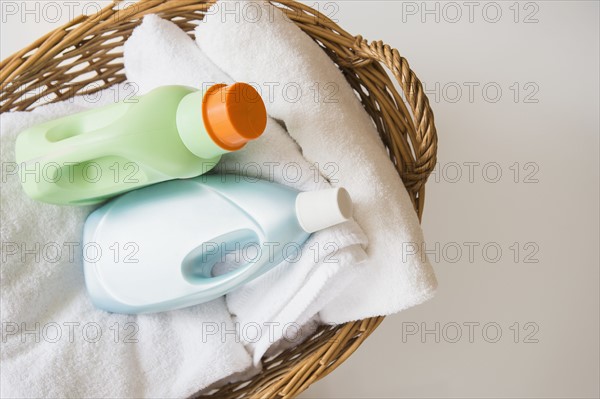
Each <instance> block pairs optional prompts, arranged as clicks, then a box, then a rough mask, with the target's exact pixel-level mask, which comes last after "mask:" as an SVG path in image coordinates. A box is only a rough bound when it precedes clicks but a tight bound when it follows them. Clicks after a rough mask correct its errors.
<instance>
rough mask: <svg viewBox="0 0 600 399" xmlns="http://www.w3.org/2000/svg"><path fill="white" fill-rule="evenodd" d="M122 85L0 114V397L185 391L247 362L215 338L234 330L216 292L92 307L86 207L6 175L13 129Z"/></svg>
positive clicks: (106, 98)
mask: <svg viewBox="0 0 600 399" xmlns="http://www.w3.org/2000/svg"><path fill="white" fill-rule="evenodd" d="M130 92H131V88H130V87H127V86H124V85H122V86H119V87H118V88H114V87H113V88H111V89H108V90H105V91H103V92H100V93H99V94H97V95H95V96H90V97H88V100H89V101H91V100H92V99H96V100H97V101H96V102H86V101H84V99H83V98H81V97H79V98H76V99H74V100H69V101H66V102H63V103H57V104H51V105H48V106H44V107H40V108H38V109H36V110H35V111H33V112H17V113H4V114H2V115H0V127H1V129H0V130H1V132H2V134H1V136H0V140H1V146H0V149H1V152H0V160H1V162H2V183H1V185H2V197H1V223H0V232H1V236H2V250H1V256H2V267H1V268H0V292H1V301H0V302H1V307H0V314H1V318H2V320H1V321H2V343H1V346H2V350H0V358H1V362H2V367H0V380H1V381H2V383H1V384H0V387H1V391H0V396H1V397H11V398H34V397H38V398H39V397H69V398H84V397H96V398H100V397H121V398H124V397H132V398H134V397H135V398H140V397H160V398H171V397H187V396H190V395H192V394H194V393H195V392H197V391H199V390H200V389H202V388H204V387H206V386H208V385H209V384H211V383H213V382H214V381H217V380H220V379H222V378H224V377H226V376H228V375H230V374H233V373H236V372H241V371H243V370H246V369H247V368H248V367H250V366H251V364H252V360H251V358H250V356H249V355H248V353H247V352H246V350H245V349H244V346H243V345H242V344H241V343H239V342H236V340H234V339H231V340H226V341H224V340H222V339H221V336H222V334H221V332H222V331H234V330H235V325H234V324H233V322H232V320H231V318H230V316H229V312H228V311H227V308H226V305H225V301H224V300H223V299H222V298H221V299H218V300H215V301H212V302H210V303H208V304H204V305H201V306H195V307H191V308H187V309H182V310H178V311H174V312H168V313H161V314H156V315H140V316H125V315H117V314H109V313H106V312H104V311H101V310H97V309H95V308H94V307H93V305H92V303H91V302H90V300H89V298H88V297H87V293H86V289H85V283H84V278H83V272H82V259H81V258H82V244H81V233H82V227H83V222H84V221H85V218H86V216H87V214H88V213H89V212H90V211H91V208H89V207H86V208H75V207H61V206H54V205H46V204H42V203H39V202H35V201H33V200H31V199H29V198H28V197H27V196H26V195H25V193H24V192H23V189H22V188H21V184H20V181H19V180H20V178H19V176H18V175H17V174H15V173H14V172H16V169H15V167H16V165H15V164H14V142H15V138H16V135H17V134H18V133H19V132H21V131H22V130H24V129H26V128H28V127H30V126H32V125H34V124H37V123H42V122H45V121H47V120H50V119H53V118H58V117H60V116H63V115H67V114H71V113H75V112H79V111H83V110H85V109H86V108H90V107H92V106H100V105H102V104H105V103H108V102H112V101H114V98H115V93H121V94H126V93H130ZM40 173H43V172H42V171H40ZM35 177H36V176H34V175H31V174H30V175H28V176H27V178H35ZM71 255H73V256H72V257H71ZM105 256H113V254H108V253H107V254H106V255H105ZM96 341H97V342H96Z"/></svg>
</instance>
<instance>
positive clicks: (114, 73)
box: [0, 0, 437, 398]
mask: <svg viewBox="0 0 600 399" xmlns="http://www.w3.org/2000/svg"><path fill="white" fill-rule="evenodd" d="M214 1H215V0H140V1H138V2H137V3H134V4H127V7H124V3H121V1H120V0H114V1H113V3H112V4H111V5H109V6H108V7H106V8H104V9H103V10H102V11H101V12H100V13H97V14H95V15H91V16H80V17H77V18H75V19H74V20H72V21H70V22H69V23H68V24H66V25H65V26H62V27H60V28H58V29H56V30H54V31H52V32H50V33H49V34H47V35H46V36H43V37H41V38H40V39H38V40H37V41H35V42H34V43H32V44H31V45H30V46H28V47H26V48H24V49H23V50H21V51H19V52H17V53H16V54H14V55H12V56H11V57H9V58H7V59H6V60H4V61H2V63H1V64H0V67H1V72H0V89H1V92H0V112H7V111H14V110H19V111H22V110H28V109H32V108H34V107H36V106H38V105H40V104H42V103H47V102H56V101H62V100H65V99H68V98H70V97H72V96H74V95H81V94H92V93H94V92H97V91H99V90H102V89H105V88H107V87H109V86H111V85H114V84H116V83H120V82H122V81H124V80H125V75H124V72H123V62H122V45H123V43H124V42H125V40H127V38H128V37H129V36H130V35H131V32H132V31H133V29H134V28H135V27H136V26H137V25H139V24H140V23H141V20H142V18H143V16H144V15H147V14H158V15H159V16H161V17H162V18H165V19H168V20H171V21H173V22H174V23H176V24H177V25H178V26H179V27H180V28H182V29H183V30H185V31H186V32H188V33H189V34H190V35H193V31H194V28H195V27H196V23H197V21H199V20H201V19H202V18H203V17H204V15H205V13H206V11H207V10H208V8H209V7H210V6H211V5H212V4H213V3H214ZM271 3H272V4H273V5H274V6H276V7H279V8H280V9H282V10H283V12H284V13H285V14H286V15H287V16H288V17H289V18H290V19H291V20H292V21H293V22H295V23H296V24H297V25H298V26H299V27H300V28H301V29H302V30H303V31H304V32H305V33H306V34H308V35H309V36H311V37H312V38H313V39H314V40H315V41H317V43H318V44H319V45H320V46H321V47H322V48H323V50H324V51H325V52H326V53H327V54H328V55H329V57H330V58H331V59H332V61H333V62H334V63H335V64H336V65H337V66H338V67H339V69H340V70H341V71H342V72H343V73H344V76H345V77H346V79H347V80H348V82H349V83H350V85H351V86H352V87H353V88H354V90H355V91H356V93H357V94H358V96H359V97H360V100H361V102H362V104H363V106H364V108H365V110H366V111H367V112H368V113H369V115H370V116H371V118H372V120H373V122H374V123H375V126H376V127H377V130H378V131H379V134H380V136H381V139H382V140H383V143H384V144H385V146H386V147H387V148H388V150H389V155H390V159H391V160H392V162H393V163H394V165H395V167H396V170H397V171H398V174H399V175H400V177H401V178H402V181H403V182H404V185H405V186H406V188H407V190H408V192H409V194H410V197H411V199H412V201H413V205H414V207H415V210H416V212H417V214H418V216H419V218H420V217H421V214H422V212H423V204H424V199H425V182H426V180H427V177H428V176H429V173H430V172H431V171H432V170H433V168H434V166H435V162H436V151H437V134H436V130H435V126H434V120H433V113H432V111H431V108H430V106H429V102H428V100H427V97H426V95H425V94H424V92H423V87H422V85H421V82H420V81H419V79H418V78H417V76H416V75H415V73H414V72H413V71H412V70H411V69H410V67H409V65H408V62H407V61H406V59H404V58H403V57H402V56H400V54H399V53H398V51H397V50H396V49H393V48H391V47H390V46H388V45H386V44H383V43H382V42H381V41H376V42H371V43H369V42H368V41H367V40H364V39H363V38H362V37H361V36H352V35H350V34H349V33H348V32H346V31H344V30H343V29H342V28H340V27H339V26H338V25H337V24H336V23H334V22H333V21H331V20H330V19H329V18H327V17H326V16H324V15H322V14H321V13H319V12H318V11H316V10H314V9H312V8H310V7H308V6H305V5H302V4H300V3H296V2H295V1H291V0H282V1H277V2H275V1H271ZM386 69H387V71H389V72H390V73H391V75H392V76H393V78H394V79H395V80H396V81H397V83H398V85H399V87H400V88H401V89H402V95H401V94H400V93H399V92H398V91H397V90H396V89H395V87H394V83H393V82H392V80H391V78H390V76H389V75H388V73H387V72H386ZM382 320H383V317H374V318H370V319H365V320H360V321H356V322H351V323H346V324H343V325H338V326H322V327H320V328H319V329H318V330H317V332H316V333H315V334H314V335H313V336H312V337H310V338H309V339H308V340H307V341H305V342H304V343H302V344H301V345H299V346H297V347H295V348H292V349H288V350H286V351H284V352H282V353H280V354H278V355H276V356H274V357H271V358H264V359H263V367H264V371H263V372H262V373H261V374H260V375H258V376H256V377H254V378H252V379H250V380H248V381H243V382H239V383H233V384H229V385H226V386H225V387H222V388H220V389H218V390H215V391H214V392H211V394H212V395H213V397H219V398H242V397H244V398H246V397H252V398H258V397H260V398H290V397H294V396H296V395H298V394H299V393H300V392H302V391H303V390H305V389H306V388H308V387H309V386H310V384H312V383H313V382H315V381H317V380H319V379H321V378H323V377H324V376H326V375H327V374H329V373H330V372H331V371H333V370H334V369H335V368H336V367H337V366H338V365H340V364H341V363H342V362H344V361H345V360H346V359H347V358H348V357H349V356H350V355H351V354H352V353H353V352H354V351H355V350H356V349H357V348H358V347H359V346H360V345H361V343H362V342H363V341H364V340H365V339H366V338H367V337H368V336H369V334H370V333H371V332H373V331H374V330H375V328H377V326H378V325H379V324H380V323H381V321H382Z"/></svg>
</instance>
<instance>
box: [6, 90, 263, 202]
mask: <svg viewBox="0 0 600 399" xmlns="http://www.w3.org/2000/svg"><path fill="white" fill-rule="evenodd" d="M266 115H267V114H266V109H265V105H264V103H263V101H262V99H261V98H260V95H259V94H258V92H256V90H255V89H254V88H252V86H250V85H248V84H245V83H235V84H233V85H230V86H226V85H224V84H219V85H214V86H212V87H210V88H209V89H208V90H207V91H206V93H203V92H201V91H198V90H196V89H193V88H189V87H185V86H163V87H159V88H157V89H155V90H153V91H151V92H150V93H148V94H146V95H144V96H140V97H135V98H134V99H133V101H131V100H130V102H127V103H125V102H120V103H116V104H112V105H109V106H105V107H102V108H97V109H93V110H90V111H86V112H82V113H79V114H75V115H71V116H67V117H64V118H60V119H56V120H53V121H50V122H47V123H43V124H40V125H37V126H34V127H31V128H29V129H27V130H25V131H23V132H21V134H20V135H19V136H18V137H17V141H16V149H15V152H16V154H15V155H16V161H17V162H18V163H19V164H20V172H21V173H20V174H21V182H22V184H23V188H24V190H25V192H26V193H27V195H29V196H30V197H31V198H33V199H35V200H38V201H42V202H48V203H52V204H61V205H89V204H96V203H100V202H102V201H104V200H106V199H108V198H111V197H113V196H115V195H118V194H121V193H124V192H126V191H130V190H133V189H136V188H140V187H144V186H147V185H150V184H154V183H158V182H162V181H166V180H171V179H178V178H190V177H195V176H199V175H201V174H203V173H206V172H208V171H209V170H210V169H212V168H213V167H214V166H215V165H216V164H217V162H218V161H219V160H220V158H221V155H222V154H224V153H226V152H230V151H237V150H239V149H241V148H243V147H244V145H245V144H246V143H247V142H248V141H250V140H254V139H256V138H258V137H259V136H260V135H261V134H262V133H263V131H264V129H265V127H266V121H267V118H266Z"/></svg>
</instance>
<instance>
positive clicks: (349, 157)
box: [196, 1, 436, 323]
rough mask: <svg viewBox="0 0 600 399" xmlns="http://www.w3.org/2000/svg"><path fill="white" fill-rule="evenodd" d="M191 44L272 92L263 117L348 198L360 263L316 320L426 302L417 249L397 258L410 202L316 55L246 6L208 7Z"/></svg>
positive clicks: (270, 15) (415, 238)
mask: <svg viewBox="0 0 600 399" xmlns="http://www.w3.org/2000/svg"><path fill="white" fill-rule="evenodd" d="M232 10H237V12H232ZM196 40H197V43H198V44H199V46H200V48H201V49H202V50H203V51H204V52H205V54H206V55H207V56H208V57H209V58H210V59H211V60H212V61H213V62H214V63H215V64H217V65H218V66H219V67H220V68H221V70H223V71H224V72H225V73H227V74H228V75H229V76H231V77H233V78H234V79H236V80H240V81H246V82H252V83H253V84H255V85H258V87H261V88H264V89H265V90H264V91H263V93H268V94H269V95H270V96H272V97H270V98H269V99H268V101H267V111H268V112H269V114H270V115H271V116H272V117H274V118H277V119H281V120H282V121H283V122H284V123H285V126H286V128H287V130H288V132H289V134H290V135H291V136H292V137H293V138H294V139H295V140H296V142H297V143H298V144H299V145H300V147H301V148H302V153H303V155H304V157H305V158H306V159H307V160H309V161H310V162H312V163H315V165H318V167H319V169H320V170H321V171H322V173H323V174H324V175H326V176H327V175H328V173H329V174H330V175H331V174H332V172H335V174H334V175H333V176H331V178H332V179H335V180H336V182H335V185H336V186H343V187H345V188H346V189H347V190H348V191H349V192H350V195H351V196H352V198H353V200H354V202H355V213H354V216H355V219H356V220H357V222H358V223H359V225H360V226H361V227H362V229H363V230H364V232H365V233H366V235H367V237H369V247H368V249H367V254H368V256H369V260H368V262H367V264H366V265H364V266H363V267H361V268H359V269H358V271H357V276H356V278H355V279H354V280H353V282H352V283H351V284H350V285H349V286H348V287H347V288H346V290H345V291H344V293H343V294H342V295H339V296H338V297H336V298H335V299H333V301H332V302H331V303H329V304H328V305H327V306H326V307H325V308H324V309H323V310H322V311H321V312H320V316H321V319H322V320H324V321H326V322H330V323H342V322H347V321H350V320H357V319H362V318H366V317H371V316H378V315H388V314H391V313H394V312H398V311H400V310H403V309H405V308H408V307H410V306H413V305H416V304H418V303H421V302H423V301H425V300H427V299H429V298H430V297H431V296H432V295H433V294H434V291H435V287H436V280H435V276H434V273H433V270H432V267H431V265H430V264H429V262H428V261H426V260H424V259H423V257H422V256H421V254H420V253H415V254H411V256H408V257H407V256H405V255H403V250H405V249H406V248H403V243H414V242H417V243H420V242H423V237H422V231H421V228H420V225H419V221H418V218H417V215H416V213H415V211H414V209H413V206H412V203H411V200H410V198H409V196H408V193H407V192H406V190H405V188H404V186H403V184H402V181H401V180H400V178H399V176H398V174H397V173H396V171H395V169H394V166H393V165H392V163H391V162H390V160H389V157H388V155H387V153H386V150H385V148H384V146H383V144H382V142H381V140H380V139H379V137H378V134H377V131H376V129H375V127H374V124H373V122H372V121H371V120H370V118H369V116H368V115H367V113H366V112H365V111H364V109H363V108H362V106H361V104H360V102H359V100H358V98H357V96H356V95H355V93H354V91H353V90H352V88H351V87H350V85H349V84H348V83H347V81H346V80H345V78H344V76H343V75H342V73H341V72H340V71H339V70H338V69H337V68H336V66H335V65H334V64H333V63H332V62H331V60H330V59H329V57H328V56H327V55H326V54H325V52H324V51H323V50H322V49H321V48H319V46H318V45H317V44H316V43H315V42H314V41H313V40H312V39H311V38H310V37H309V36H307V35H306V34H304V33H303V32H302V31H301V30H300V29H299V28H298V27H297V26H296V25H295V24H294V23H292V22H291V21H290V20H289V19H288V18H287V17H285V16H284V14H283V13H282V12H281V11H280V10H279V9H277V8H275V7H273V6H272V5H270V4H268V3H267V4H265V3H263V2H254V1H248V2H246V1H242V2H233V1H232V2H227V5H226V7H225V6H222V5H220V4H219V3H216V4H215V5H214V7H213V10H210V11H209V13H208V15H207V16H206V18H205V20H204V22H203V23H201V24H200V26H198V28H197V35H196ZM332 182H333V180H332ZM419 247H420V246H419ZM403 260H406V261H403Z"/></svg>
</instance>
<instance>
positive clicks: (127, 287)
mask: <svg viewBox="0 0 600 399" xmlns="http://www.w3.org/2000/svg"><path fill="white" fill-rule="evenodd" d="M351 214H352V201H351V199H350V196H349V195H348V193H347V192H346V190H344V189H343V188H336V189H328V190H323V191H314V192H302V193H301V192H298V191H295V190H293V189H291V188H289V187H286V186H282V185H279V184H276V183H272V182H267V181H264V180H258V181H257V180H249V179H248V178H245V177H240V176H236V175H211V176H200V177H197V178H194V179H188V180H173V181H169V182H165V183H161V184H157V185H154V186H150V187H146V188H143V189H139V190H136V191H132V192H130V193H127V194H125V195H123V196H121V197H119V198H116V199H114V200H112V201H111V202H109V203H108V204H106V205H104V206H103V207H102V208H99V209H98V210H96V211H95V212H94V213H92V214H91V215H90V216H89V218H88V220H87V221H86V224H85V229H84V246H83V249H84V252H83V256H84V272H85V280H86V285H87V288H88V292H89V294H90V296H91V299H92V301H93V303H94V304H95V305H96V306H97V307H99V308H101V309H104V310H107V311H109V312H115V313H131V314H137V313H153V312H162V311H166V310H172V309H178V308H183V307H186V306H191V305H196V304H199V303H203V302H207V301H210V300H213V299H215V298H218V297H220V296H222V295H225V294H226V293H228V292H230V291H232V290H234V289H235V288H236V287H239V286H240V285H242V284H245V283H247V282H248V281H250V280H252V279H254V278H256V277H257V276H259V275H261V274H263V273H264V272H266V271H268V270H269V269H271V268H272V267H274V266H276V265H277V264H279V263H281V261H283V260H284V259H286V258H288V259H289V258H294V257H295V256H296V255H297V251H298V250H300V246H301V245H302V243H304V241H306V239H307V238H308V237H309V235H310V233H312V232H314V231H317V230H321V229H324V228H327V227H329V226H333V225H335V224H338V223H341V222H343V221H345V220H348V219H349V218H350V217H351Z"/></svg>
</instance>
